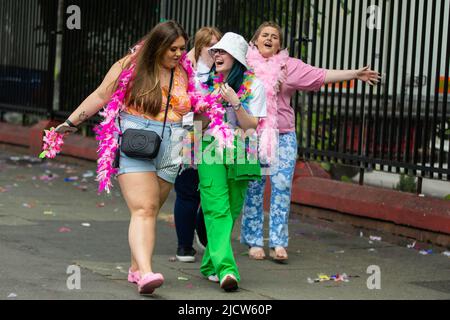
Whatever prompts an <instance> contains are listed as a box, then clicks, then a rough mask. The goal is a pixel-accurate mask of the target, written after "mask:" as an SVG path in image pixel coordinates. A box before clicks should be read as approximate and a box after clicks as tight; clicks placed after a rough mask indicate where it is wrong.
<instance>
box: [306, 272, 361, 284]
mask: <svg viewBox="0 0 450 320" xmlns="http://www.w3.org/2000/svg"><path fill="white" fill-rule="evenodd" d="M349 278H359V276H348V275H347V274H346V273H343V274H339V273H338V274H335V275H331V276H328V275H326V274H323V273H319V274H318V275H317V278H315V279H311V278H308V279H307V281H308V283H310V284H313V283H317V282H326V281H333V282H349V281H350V280H349Z"/></svg>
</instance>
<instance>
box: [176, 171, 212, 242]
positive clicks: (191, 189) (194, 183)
mask: <svg viewBox="0 0 450 320" xmlns="http://www.w3.org/2000/svg"><path fill="white" fill-rule="evenodd" d="M198 184H199V178H198V171H197V170H194V169H192V168H191V169H186V170H184V171H183V172H181V174H180V175H178V176H177V178H176V180H175V192H176V194H177V197H176V200H175V208H174V216H175V228H176V231H177V237H178V247H179V248H181V247H183V248H186V249H189V248H192V243H193V240H194V230H195V229H197V234H198V237H199V238H200V241H201V242H202V243H205V244H206V241H207V240H206V228H205V220H204V218H203V212H202V209H201V207H200V191H199V190H198Z"/></svg>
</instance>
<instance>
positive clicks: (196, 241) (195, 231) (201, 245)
mask: <svg viewBox="0 0 450 320" xmlns="http://www.w3.org/2000/svg"><path fill="white" fill-rule="evenodd" d="M194 236H195V243H197V247H198V248H199V249H200V251H202V252H205V250H206V248H205V246H204V245H203V244H202V243H201V242H200V238H199V237H198V234H197V230H194Z"/></svg>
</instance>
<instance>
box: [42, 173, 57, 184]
mask: <svg viewBox="0 0 450 320" xmlns="http://www.w3.org/2000/svg"><path fill="white" fill-rule="evenodd" d="M58 177H59V176H58V175H57V174H52V173H50V174H44V175H42V176H40V177H39V180H41V181H44V182H50V181H52V180H55V179H56V178H58Z"/></svg>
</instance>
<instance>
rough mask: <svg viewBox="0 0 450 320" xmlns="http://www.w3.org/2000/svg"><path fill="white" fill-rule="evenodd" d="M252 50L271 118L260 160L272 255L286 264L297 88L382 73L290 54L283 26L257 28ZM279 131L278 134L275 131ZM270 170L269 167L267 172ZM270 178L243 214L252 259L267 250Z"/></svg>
mask: <svg viewBox="0 0 450 320" xmlns="http://www.w3.org/2000/svg"><path fill="white" fill-rule="evenodd" d="M251 44H252V46H251V48H250V49H249V50H248V54H247V62H248V64H249V65H250V66H251V67H252V68H253V69H254V71H255V73H256V76H257V77H258V78H259V79H261V80H262V81H263V82H264V87H265V89H266V95H267V118H264V120H260V123H259V126H258V131H259V134H260V137H261V138H260V139H261V141H260V160H261V163H262V164H264V163H266V164H267V167H266V169H269V171H268V173H267V174H268V175H269V176H270V180H271V187H272V192H271V201H270V226H269V228H270V234H269V248H270V256H271V257H272V258H273V259H274V260H275V261H278V262H286V260H287V259H288V255H287V252H286V248H287V246H288V217H289V210H290V199H291V188H292V178H293V175H294V168H295V162H296V157H297V138H296V134H295V114H294V109H293V108H292V107H291V106H290V100H291V97H292V96H293V95H294V93H295V92H296V91H297V90H303V91H318V90H319V89H320V88H321V86H322V85H324V84H327V83H334V82H340V81H349V80H354V79H358V80H361V81H365V82H367V83H369V84H370V85H374V84H376V83H378V82H379V79H380V75H379V73H378V72H375V71H372V70H369V67H364V68H362V69H358V70H326V69H321V68H316V67H313V66H310V65H308V64H306V63H304V62H303V61H301V60H300V59H295V58H291V57H289V54H288V52H287V50H281V48H282V45H283V35H282V31H281V28H280V26H279V25H277V24H276V23H273V22H264V23H263V24H261V26H260V27H259V28H258V30H257V31H256V33H255V35H254V36H253V38H252V40H251ZM277 133H279V135H277ZM266 171H267V170H266ZM265 183H266V177H265V176H263V177H262V179H261V181H254V182H251V183H250V184H249V188H248V192H247V197H246V201H245V206H244V214H243V217H242V228H241V242H242V243H244V244H246V245H248V246H249V248H250V249H249V257H250V258H253V259H257V260H261V259H264V258H265V253H264V249H263V246H264V245H263V231H264V228H263V224H264V211H263V195H264V187H265Z"/></svg>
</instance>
